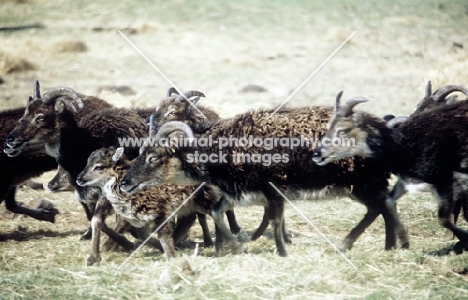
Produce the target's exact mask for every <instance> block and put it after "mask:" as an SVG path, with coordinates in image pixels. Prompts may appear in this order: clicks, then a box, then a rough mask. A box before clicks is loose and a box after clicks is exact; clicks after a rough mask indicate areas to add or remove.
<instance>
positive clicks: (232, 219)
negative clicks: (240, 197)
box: [226, 208, 268, 234]
mask: <svg viewBox="0 0 468 300" xmlns="http://www.w3.org/2000/svg"><path fill="white" fill-rule="evenodd" d="M226 217H227V220H228V223H229V228H231V232H232V233H234V234H236V233H239V232H240V230H241V227H240V226H239V224H238V223H237V219H236V214H235V213H234V209H233V208H231V209H228V210H227V211H226ZM267 226H268V224H267Z"/></svg>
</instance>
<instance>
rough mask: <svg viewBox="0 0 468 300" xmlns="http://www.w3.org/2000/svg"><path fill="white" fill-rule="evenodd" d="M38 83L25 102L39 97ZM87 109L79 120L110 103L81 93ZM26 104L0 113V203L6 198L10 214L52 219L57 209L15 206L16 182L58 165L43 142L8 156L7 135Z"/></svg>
mask: <svg viewBox="0 0 468 300" xmlns="http://www.w3.org/2000/svg"><path fill="white" fill-rule="evenodd" d="M40 98H41V93H40V86H39V82H38V81H37V80H36V81H35V82H34V85H33V96H32V97H31V96H30V97H29V99H28V101H27V104H29V103H30V102H31V101H33V100H34V99H40ZM83 102H84V103H85V104H86V108H85V109H83V110H81V111H80V112H79V113H77V115H76V118H77V119H81V118H82V117H83V116H85V115H87V114H88V113H90V112H92V111H95V110H99V109H102V108H105V107H110V106H111V105H110V104H108V103H107V102H105V101H104V100H101V99H98V98H94V97H87V96H83ZM24 111H25V107H21V108H16V109H10V110H5V111H2V112H0V141H5V152H2V153H0V166H2V172H1V174H0V202H2V201H3V200H5V204H6V207H7V209H8V210H10V211H12V212H13V213H18V214H25V215H28V216H31V217H33V218H35V219H37V220H42V221H49V222H54V221H55V214H56V212H57V211H56V210H47V209H46V210H44V209H42V208H40V209H31V208H27V207H24V206H22V205H18V203H16V201H15V192H16V185H18V184H21V183H22V182H24V181H26V180H27V179H29V178H32V177H36V176H39V175H41V174H42V173H44V172H47V171H50V170H53V169H54V168H56V167H57V162H56V161H55V159H53V158H52V157H50V156H48V155H46V153H45V151H44V147H43V145H36V146H34V147H32V148H31V149H30V150H29V151H27V152H26V153H24V154H23V155H21V156H16V157H8V155H7V153H10V155H12V154H13V155H14V153H11V152H10V148H9V146H8V142H9V141H8V140H7V135H8V134H9V133H10V132H11V131H12V130H13V128H14V127H15V125H16V123H17V122H18V120H19V119H20V118H21V117H22V116H23V115H24Z"/></svg>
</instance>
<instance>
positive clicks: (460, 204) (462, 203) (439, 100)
mask: <svg viewBox="0 0 468 300" xmlns="http://www.w3.org/2000/svg"><path fill="white" fill-rule="evenodd" d="M454 92H461V93H463V94H464V95H465V96H468V89H467V88H465V87H464V86H461V85H446V86H443V87H441V88H440V89H438V90H436V91H435V92H434V93H432V85H431V82H430V81H428V82H427V85H426V91H425V95H424V98H423V99H421V100H420V101H419V102H418V104H417V105H416V108H415V110H414V112H413V113H412V114H411V116H409V117H394V116H392V117H390V115H388V116H387V120H386V121H387V126H388V127H390V128H394V127H399V126H401V124H402V123H404V122H405V121H406V120H408V118H411V117H412V116H415V115H417V114H418V113H421V112H423V111H428V110H431V109H434V108H437V107H439V106H441V105H445V104H451V103H453V102H454V101H456V100H457V95H454V96H450V97H448V96H449V95H450V94H452V93H454ZM384 119H385V118H384ZM454 184H455V185H456V186H457V187H458V188H456V189H455V190H456V191H457V193H455V194H454V207H453V214H452V216H453V222H454V224H456V223H457V221H458V216H459V215H460V212H461V210H462V209H463V215H464V217H465V220H466V221H468V203H467V200H466V199H467V196H468V194H467V192H468V191H464V190H463V186H466V183H465V182H460V178H455V181H454ZM409 189H411V190H414V191H430V186H429V185H426V184H418V185H413V186H411V185H410V186H406V185H405V183H404V181H403V180H401V179H398V181H397V183H396V184H395V186H394V188H393V190H392V191H391V192H390V193H389V197H390V199H393V200H392V201H396V200H397V199H399V198H400V197H401V196H403V195H404V194H406V193H407V191H408V190H409ZM446 238H447V239H453V234H452V232H451V231H450V230H447V234H446Z"/></svg>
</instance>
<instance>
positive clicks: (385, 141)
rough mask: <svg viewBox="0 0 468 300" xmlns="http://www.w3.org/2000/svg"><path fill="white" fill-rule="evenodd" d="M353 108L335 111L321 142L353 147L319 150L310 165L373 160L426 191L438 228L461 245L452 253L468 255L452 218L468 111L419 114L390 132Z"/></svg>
mask: <svg viewBox="0 0 468 300" xmlns="http://www.w3.org/2000/svg"><path fill="white" fill-rule="evenodd" d="M444 93H446V92H445V91H444V92H443V93H442V92H441V93H440V94H441V95H443V94H444ZM355 105H356V103H354V105H352V104H348V103H347V104H345V105H344V108H343V109H344V110H345V111H346V114H343V113H341V112H340V109H341V108H339V110H338V111H337V112H336V113H335V115H334V116H333V117H332V118H331V119H330V121H329V123H328V124H329V125H328V130H327V133H326V134H325V136H324V139H325V138H326V139H330V138H335V137H338V136H339V137H344V138H352V139H354V140H355V146H354V147H339V146H336V145H330V144H327V145H324V144H322V146H321V147H320V148H319V149H317V150H316V153H315V154H316V155H315V156H314V161H315V162H316V163H317V164H318V165H320V166H326V165H328V164H330V163H333V162H335V161H336V160H339V159H343V158H348V157H356V156H358V157H372V158H374V159H376V160H377V161H380V162H382V163H383V164H385V165H386V166H387V169H388V170H391V171H392V173H394V174H396V175H398V176H399V178H401V180H403V181H404V182H411V183H419V184H425V185H427V186H429V187H430V188H431V190H433V191H434V195H435V196H436V198H437V200H438V201H437V203H438V206H439V207H438V219H439V223H440V224H441V225H442V226H444V227H445V228H447V229H449V230H451V231H452V232H453V234H454V235H455V236H456V237H457V238H458V239H459V240H460V242H459V243H457V245H456V247H455V249H456V251H457V252H459V251H463V250H464V249H468V231H465V230H463V229H461V228H459V227H457V226H456V225H455V224H454V223H453V221H452V220H451V218H450V215H451V213H452V208H453V203H454V193H457V192H458V191H457V189H459V188H460V187H458V186H457V184H456V181H460V182H467V180H468V170H467V166H468V132H467V130H466V128H468V117H467V116H468V105H467V104H466V103H465V101H459V102H455V103H452V104H447V105H442V106H439V107H436V108H433V109H430V110H427V111H423V112H420V113H418V114H415V115H413V116H411V117H410V118H409V119H408V120H406V121H405V122H403V123H400V124H399V126H398V127H393V128H389V127H388V126H387V124H386V123H385V122H384V121H383V120H381V119H380V118H377V117H375V116H373V115H370V114H368V113H365V112H362V111H352V112H351V114H349V113H348V112H349V107H351V108H352V107H353V106H355ZM345 115H346V116H345ZM462 188H465V186H463V187H462Z"/></svg>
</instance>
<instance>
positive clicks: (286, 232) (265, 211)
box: [250, 206, 292, 244]
mask: <svg viewBox="0 0 468 300" xmlns="http://www.w3.org/2000/svg"><path fill="white" fill-rule="evenodd" d="M269 223H270V222H269V220H268V206H264V207H263V218H262V223H260V226H258V228H257V230H255V232H254V233H253V234H252V237H251V238H250V240H252V241H255V240H256V239H258V238H259V237H261V236H262V235H263V233H264V232H265V230H266V228H267V227H268V224H269ZM282 229H283V236H284V241H285V242H286V243H288V244H291V243H292V235H291V232H289V230H288V229H287V228H286V222H285V220H283V225H282Z"/></svg>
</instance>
